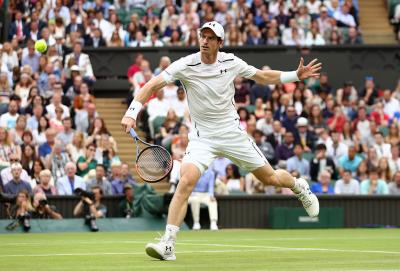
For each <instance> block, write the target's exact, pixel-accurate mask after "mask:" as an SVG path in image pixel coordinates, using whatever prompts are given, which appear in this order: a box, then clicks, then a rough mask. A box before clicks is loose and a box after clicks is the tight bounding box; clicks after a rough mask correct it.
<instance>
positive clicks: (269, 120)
mask: <svg viewBox="0 0 400 271" xmlns="http://www.w3.org/2000/svg"><path fill="white" fill-rule="evenodd" d="M273 121H274V119H273V116H272V110H271V109H265V111H264V117H263V118H261V119H259V120H257V123H256V128H257V130H260V131H261V132H262V133H263V135H264V136H268V135H270V134H272V133H273V131H274V130H273V126H272V125H273Z"/></svg>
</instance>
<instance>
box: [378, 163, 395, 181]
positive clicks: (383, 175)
mask: <svg viewBox="0 0 400 271" xmlns="http://www.w3.org/2000/svg"><path fill="white" fill-rule="evenodd" d="M378 171H379V178H380V179H381V180H384V181H385V182H387V183H389V182H390V181H391V180H392V172H391V170H390V167H389V159H388V158H387V157H381V158H380V159H379V161H378Z"/></svg>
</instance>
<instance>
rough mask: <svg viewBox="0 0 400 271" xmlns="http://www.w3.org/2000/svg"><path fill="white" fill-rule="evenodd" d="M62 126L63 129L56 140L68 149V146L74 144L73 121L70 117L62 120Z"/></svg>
mask: <svg viewBox="0 0 400 271" xmlns="http://www.w3.org/2000/svg"><path fill="white" fill-rule="evenodd" d="M62 125H63V129H62V131H60V132H59V133H58V134H57V136H56V139H57V140H59V141H60V142H61V143H62V144H63V145H64V147H66V146H67V145H68V144H70V143H72V140H73V138H74V134H75V130H74V129H72V119H71V118H70V117H67V118H64V119H63V120H62Z"/></svg>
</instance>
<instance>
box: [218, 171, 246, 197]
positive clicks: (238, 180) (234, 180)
mask: <svg viewBox="0 0 400 271" xmlns="http://www.w3.org/2000/svg"><path fill="white" fill-rule="evenodd" d="M223 183H224V184H225V186H226V189H227V190H228V193H232V192H239V191H242V192H244V178H243V177H241V176H240V174H239V168H238V167H237V166H236V165H235V164H229V165H228V166H227V167H226V179H225V180H223Z"/></svg>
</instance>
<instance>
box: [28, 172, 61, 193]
mask: <svg viewBox="0 0 400 271" xmlns="http://www.w3.org/2000/svg"><path fill="white" fill-rule="evenodd" d="M52 178H53V177H52V175H51V172H50V170H48V169H44V170H42V171H40V174H39V179H40V181H39V183H38V184H37V185H36V186H35V188H34V189H33V194H34V195H36V194H37V193H43V194H45V195H53V196H54V195H58V191H57V188H55V186H54V185H52V184H51V181H52ZM53 182H54V180H53Z"/></svg>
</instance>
